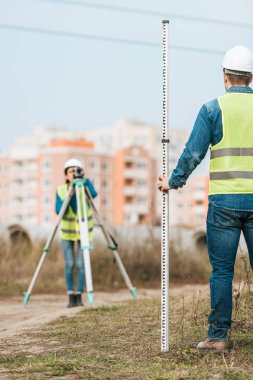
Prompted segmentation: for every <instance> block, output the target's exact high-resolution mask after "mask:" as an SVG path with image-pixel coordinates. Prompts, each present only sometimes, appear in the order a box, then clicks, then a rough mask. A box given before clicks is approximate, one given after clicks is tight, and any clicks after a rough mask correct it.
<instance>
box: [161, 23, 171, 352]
mask: <svg viewBox="0 0 253 380" xmlns="http://www.w3.org/2000/svg"><path fill="white" fill-rule="evenodd" d="M168 28H169V21H168V20H163V134H162V136H163V138H162V144H163V146H162V163H163V168H162V170H163V176H164V177H168V174H169V172H168V157H169V148H168V146H169V145H168V142H169V140H168V99H167V92H168V77H167V67H168ZM168 206H169V194H166V193H163V195H162V221H161V225H162V228H161V240H162V247H161V351H162V352H166V351H168V350H169V229H168V227H169V215H168V210H169V207H168Z"/></svg>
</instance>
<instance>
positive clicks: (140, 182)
mask: <svg viewBox="0 0 253 380" xmlns="http://www.w3.org/2000/svg"><path fill="white" fill-rule="evenodd" d="M137 186H138V187H142V186H147V180H146V179H144V178H137Z"/></svg>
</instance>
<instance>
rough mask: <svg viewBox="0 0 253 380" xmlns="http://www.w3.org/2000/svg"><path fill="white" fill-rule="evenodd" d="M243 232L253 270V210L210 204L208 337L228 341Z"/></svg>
mask: <svg viewBox="0 0 253 380" xmlns="http://www.w3.org/2000/svg"><path fill="white" fill-rule="evenodd" d="M241 231H242V232H243V234H244V238H245V241H246V244H247V247H248V252H249V258H250V264H251V268H253V211H252V212H250V211H236V210H230V209H226V208H223V207H220V206H216V205H214V204H213V203H209V207H208V214H207V245H208V253H209V259H210V263H211V265H212V273H211V276H210V293H211V313H210V314H209V317H208V322H209V328H208V338H209V339H211V340H226V338H227V332H228V329H229V328H230V327H231V318H232V281H233V277H234V264H235V258H236V253H237V249H238V245H239V239H240V234H241Z"/></svg>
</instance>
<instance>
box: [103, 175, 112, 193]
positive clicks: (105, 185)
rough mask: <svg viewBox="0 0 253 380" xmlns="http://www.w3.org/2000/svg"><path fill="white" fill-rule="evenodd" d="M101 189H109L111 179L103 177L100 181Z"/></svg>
mask: <svg viewBox="0 0 253 380" xmlns="http://www.w3.org/2000/svg"><path fill="white" fill-rule="evenodd" d="M101 190H107V191H108V190H111V181H109V180H108V179H106V178H104V179H102V181H101Z"/></svg>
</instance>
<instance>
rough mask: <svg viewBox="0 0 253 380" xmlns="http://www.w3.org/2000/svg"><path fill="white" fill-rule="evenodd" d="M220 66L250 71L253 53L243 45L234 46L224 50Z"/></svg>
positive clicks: (252, 68) (252, 70)
mask: <svg viewBox="0 0 253 380" xmlns="http://www.w3.org/2000/svg"><path fill="white" fill-rule="evenodd" d="M222 67H223V68H224V69H228V70H232V71H242V72H246V73H252V72H253V54H252V52H251V51H250V50H249V49H248V48H246V47H245V46H235V47H233V48H232V49H229V50H228V51H227V52H226V54H225V56H224V59H223V62H222Z"/></svg>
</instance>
